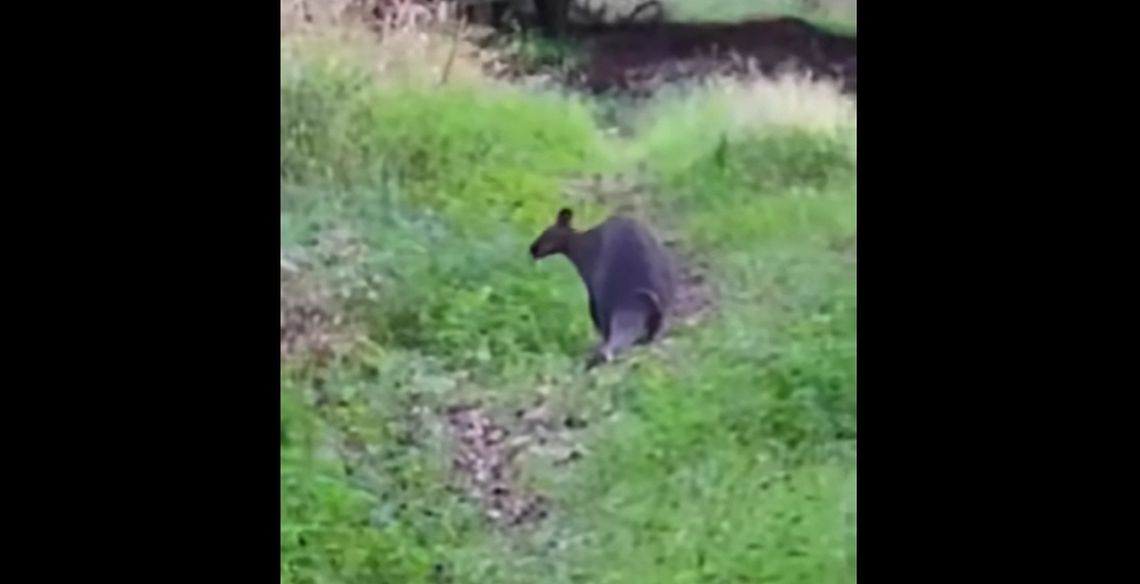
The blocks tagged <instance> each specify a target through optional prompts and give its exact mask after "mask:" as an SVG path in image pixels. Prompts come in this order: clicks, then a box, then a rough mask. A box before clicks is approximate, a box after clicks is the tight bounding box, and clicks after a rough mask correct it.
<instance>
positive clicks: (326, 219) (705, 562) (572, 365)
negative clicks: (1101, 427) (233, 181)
mask: <svg viewBox="0 0 1140 584" xmlns="http://www.w3.org/2000/svg"><path fill="white" fill-rule="evenodd" d="M302 54H304V53H302ZM283 68H284V70H285V75H284V76H283V80H282V87H281V100H282V102H281V105H282V119H281V124H282V127H281V130H282V181H281V183H282V184H281V187H282V215H281V224H282V227H281V237H282V248H283V253H285V254H287V255H289V256H290V257H292V258H296V259H297V261H298V262H300V263H301V264H302V265H304V266H306V267H305V271H306V273H307V277H308V278H309V279H311V281H312V282H313V283H314V285H317V286H321V287H323V288H325V289H327V290H328V291H329V293H330V294H331V295H332V296H333V297H334V298H336V299H337V300H338V303H339V304H340V305H341V306H342V309H343V311H344V312H345V316H346V320H347V321H349V322H351V323H354V324H356V325H358V326H359V327H360V328H361V329H362V331H363V333H364V334H365V335H366V336H367V338H368V343H366V344H365V345H364V346H363V347H361V348H358V349H356V350H354V351H352V352H351V353H349V354H347V355H345V356H343V357H342V358H341V359H340V360H338V361H337V362H336V363H334V364H333V365H331V366H329V367H326V368H324V369H314V368H311V367H300V366H283V370H282V391H281V399H282V406H281V416H282V450H281V478H282V491H281V497H282V520H281V521H282V523H281V546H282V582H434V581H450V582H472V583H475V582H480V583H482V582H520V583H521V582H622V583H639V582H644V583H659V582H706V581H726V582H727V581H732V582H758V581H763V582H810V583H826V582H853V581H854V566H855V549H854V542H855V529H854V518H855V504H854V498H855V491H854V484H855V466H856V462H855V443H856V420H855V395H856V391H855V306H856V296H855V276H854V268H855V259H854V250H853V248H851V247H849V246H846V244H845V242H848V241H850V240H851V238H853V236H854V233H855V227H856V226H855V202H856V196H855V187H854V178H855V172H854V161H855V151H854V144H853V142H854V124H853V120H851V121H850V122H848V121H844V120H845V118H844V115H845V114H846V113H847V112H846V110H845V106H843V105H842V102H840V101H838V100H837V99H836V98H835V97H834V96H833V95H831V94H828V93H827V92H819V91H814V90H812V89H810V88H807V89H805V88H804V87H803V86H801V85H797V84H794V83H793V84H786V85H785V86H769V85H762V86H756V87H753V88H746V89H732V88H719V89H711V90H708V91H706V92H702V93H697V94H689V95H676V96H672V97H669V98H663V99H662V100H661V101H660V102H659V103H658V104H656V105H655V106H653V107H650V108H648V109H647V110H646V111H645V113H644V114H643V116H642V117H641V118H640V119H638V120H637V121H636V124H635V125H636V126H637V128H638V131H637V132H636V134H635V137H634V138H633V139H632V140H628V141H622V142H618V141H616V140H613V139H610V138H607V137H605V136H604V135H603V132H602V131H601V130H599V129H598V128H597V127H596V125H595V123H594V121H593V120H592V118H591V112H590V110H589V107H590V106H589V104H585V103H580V102H576V101H573V100H570V99H568V98H564V97H556V96H541V95H533V94H527V93H523V92H522V91H519V90H514V89H510V88H501V87H487V86H483V85H479V84H473V85H460V86H457V87H452V88H449V89H446V90H442V91H435V92H431V93H425V92H423V91H420V90H417V89H415V88H414V85H409V84H404V83H399V84H392V83H378V82H377V81H375V80H374V79H373V78H370V77H369V76H368V75H365V74H363V73H362V72H361V71H359V70H357V69H356V68H354V67H352V66H350V65H346V64H345V61H343V60H341V61H338V62H336V63H331V62H330V61H328V60H324V59H304V58H299V57H297V56H296V54H294V53H289V54H285V53H283ZM797 92H798V93H797ZM805 92H806V93H805ZM779 96H793V97H791V98H788V99H784V100H780V99H775V98H776V97H779ZM829 96H830V97H829ZM760 98H763V99H760ZM742 104H743V105H742ZM757 104H761V105H757ZM797 104H798V105H797ZM837 104H838V105H837ZM722 136H723V137H725V139H726V142H724V143H723V144H724V145H723V146H722V141H721V137H722ZM642 161H644V162H646V163H647V164H648V166H649V169H650V171H651V172H652V174H653V175H654V177H655V179H656V180H657V182H658V185H659V186H658V188H657V189H656V190H655V194H654V199H653V200H652V201H651V204H652V205H653V206H654V207H655V209H656V210H657V211H658V212H659V213H661V215H662V216H663V217H667V218H668V219H669V220H670V222H671V223H672V224H674V225H675V226H677V228H678V229H679V230H680V234H681V235H682V236H683V237H684V239H685V241H686V242H687V243H688V244H689V245H690V246H691V247H693V248H695V251H698V252H700V253H701V254H702V255H703V256H704V257H706V258H707V259H708V260H709V261H710V264H711V267H710V270H711V277H712V280H713V282H714V288H715V294H716V299H717V305H716V306H717V308H716V313H715V315H714V316H713V317H712V318H711V319H709V320H708V321H707V322H705V323H704V324H703V325H701V326H700V327H698V328H695V329H691V330H686V331H680V332H678V334H676V335H675V336H674V337H673V338H672V339H670V342H669V343H668V344H666V345H662V346H660V347H658V348H655V349H654V350H653V351H642V352H640V353H639V354H636V355H633V356H631V358H630V359H629V360H628V361H627V363H625V364H621V365H617V366H614V367H608V368H603V370H601V371H598V372H596V373H594V374H591V375H585V374H582V373H581V372H580V370H579V367H580V362H579V357H580V354H581V351H582V350H583V349H584V348H585V347H586V346H587V345H588V344H589V343H590V341H591V340H592V339H591V335H592V331H591V329H590V326H589V322H588V319H587V318H586V317H585V298H584V295H583V292H582V290H581V285H580V284H579V282H578V281H577V280H576V277H575V275H574V273H573V271H572V269H571V268H570V267H569V265H568V264H567V263H566V262H560V261H551V262H546V263H543V264H540V265H539V266H538V267H535V266H532V265H530V263H529V260H528V259H527V257H526V255H525V250H526V246H527V244H528V243H529V241H530V239H531V238H532V237H533V236H534V235H535V234H536V233H537V232H538V230H540V229H541V228H543V227H544V226H545V225H546V224H547V223H548V222H549V221H550V219H551V217H552V216H553V213H554V211H555V210H556V209H557V208H558V207H559V206H561V205H562V204H564V203H565V200H564V199H563V197H562V196H561V195H560V187H561V184H562V182H561V181H562V180H563V179H564V178H565V177H566V176H568V175H571V174H575V173H587V172H593V171H603V172H605V171H612V170H615V168H614V167H615V165H626V164H630V165H632V164H635V163H637V162H642ZM575 207H576V208H577V209H579V211H578V214H579V216H580V221H581V222H583V223H584V224H589V223H591V222H592V221H594V220H597V219H599V218H601V217H602V216H603V213H604V212H605V209H604V208H602V206H591V205H586V204H584V203H577V204H575ZM538 388H545V389H546V390H547V391H548V392H549V393H550V395H551V399H552V400H553V401H555V402H556V403H558V404H559V405H560V407H562V408H564V409H566V410H569V411H573V412H575V413H576V414H577V415H580V416H582V417H584V418H586V419H588V420H590V421H591V422H592V423H591V424H590V426H589V428H588V429H587V430H585V431H583V432H582V435H581V436H580V439H581V440H583V441H584V442H585V445H586V447H587V452H588V454H587V455H586V456H585V457H584V458H583V459H582V460H581V461H579V462H578V463H576V464H574V465H570V466H567V467H564V468H558V469H554V468H546V467H541V466H536V467H535V468H533V469H531V477H530V478H531V479H532V480H533V481H534V482H535V484H537V485H539V486H540V487H541V488H543V489H544V490H545V492H546V493H547V494H549V495H550V496H551V497H552V499H553V501H554V503H555V507H554V509H555V511H554V513H553V515H552V517H551V518H550V519H549V520H548V521H546V522H545V523H544V524H543V525H542V526H541V527H540V528H539V529H538V530H536V531H533V532H519V533H514V534H502V533H499V532H496V531H494V530H490V529H488V528H487V527H486V526H485V525H484V524H483V523H482V522H481V520H480V519H479V517H478V515H477V512H476V510H474V509H473V508H471V507H470V506H469V505H468V504H466V503H465V502H464V501H462V500H461V499H460V498H458V497H457V495H455V494H454V493H453V492H452V491H450V490H449V489H447V488H446V484H447V481H446V476H445V474H446V470H447V467H446V465H447V457H446V454H445V452H444V450H443V448H444V442H443V440H442V437H441V435H440V432H439V428H438V427H436V426H434V425H433V424H432V423H431V421H432V420H433V419H434V417H433V416H432V415H430V412H431V411H432V409H433V408H438V407H442V406H444V405H446V404H450V403H455V402H457V401H461V400H464V399H469V398H474V397H478V398H481V399H483V400H484V401H485V402H486V403H488V404H490V405H491V406H492V407H496V408H502V409H504V410H509V409H511V408H513V407H515V406H517V405H519V404H521V403H524V402H526V401H527V400H529V399H531V397H532V396H533V394H534V393H535V391H536V390H537V389H538ZM330 403H331V404H334V405H328V404H330ZM318 404H324V405H318ZM424 412H428V413H427V414H425V413H424ZM341 459H347V460H350V461H351V463H352V464H351V466H352V472H351V475H350V474H348V473H347V472H346V471H345V469H344V465H343V464H341V463H340V462H339V461H340V460H341Z"/></svg>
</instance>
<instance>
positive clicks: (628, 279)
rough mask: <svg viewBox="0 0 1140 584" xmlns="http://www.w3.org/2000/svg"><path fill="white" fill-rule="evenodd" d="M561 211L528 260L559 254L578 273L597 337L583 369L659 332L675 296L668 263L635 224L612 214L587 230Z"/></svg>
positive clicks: (654, 240)
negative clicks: (596, 342) (578, 227)
mask: <svg viewBox="0 0 1140 584" xmlns="http://www.w3.org/2000/svg"><path fill="white" fill-rule="evenodd" d="M571 218H572V213H571V212H570V210H569V209H562V210H561V211H559V213H558V218H557V219H556V221H555V223H554V225H552V226H550V227H549V228H547V229H546V230H545V231H544V232H543V233H542V234H541V235H539V237H538V238H537V239H536V240H535V241H534V243H533V244H531V247H530V252H531V256H532V257H533V258H534V259H535V260H538V259H541V258H543V257H546V256H548V255H553V254H563V255H565V256H566V257H567V258H568V259H569V260H570V262H571V263H572V264H574V267H575V268H576V269H577V270H578V275H579V276H580V277H581V278H582V283H583V284H584V285H585V286H586V293H587V294H588V295H589V301H590V318H591V320H592V321H593V323H594V328H595V330H596V331H597V332H598V334H599V335H600V336H601V337H602V341H601V342H600V343H599V344H598V346H597V347H596V348H595V350H594V352H593V354H592V355H591V356H590V358H589V359H588V360H587V363H586V367H587V369H589V368H592V367H594V366H596V365H599V364H601V363H604V362H608V361H611V360H613V358H614V357H615V356H616V355H617V354H618V353H621V352H622V351H625V350H626V349H628V348H629V347H630V346H632V345H635V344H645V343H650V342H652V341H654V340H655V339H656V338H657V337H658V336H659V334H660V332H661V330H662V328H663V326H664V324H665V321H666V319H667V316H668V315H669V311H670V309H671V308H672V304H673V299H674V297H675V289H676V276H675V271H674V267H673V262H672V259H671V258H670V257H669V254H668V252H667V251H666V250H665V248H664V247H663V246H662V245H661V243H660V242H658V240H657V238H655V237H654V236H653V234H652V233H651V232H650V231H649V230H648V229H647V228H646V227H645V226H643V225H641V224H640V223H638V222H637V221H636V220H634V219H632V218H630V217H625V216H621V215H615V216H612V217H610V218H609V219H607V220H606V221H604V222H602V223H600V224H598V225H597V226H595V227H593V228H592V229H589V230H586V231H581V232H580V231H576V230H575V229H574V228H573V227H572V226H571Z"/></svg>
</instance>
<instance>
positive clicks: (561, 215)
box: [556, 207, 574, 227]
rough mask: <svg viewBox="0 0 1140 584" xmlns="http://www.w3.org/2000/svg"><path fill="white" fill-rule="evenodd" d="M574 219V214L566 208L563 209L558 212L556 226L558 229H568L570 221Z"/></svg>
mask: <svg viewBox="0 0 1140 584" xmlns="http://www.w3.org/2000/svg"><path fill="white" fill-rule="evenodd" d="M573 218H574V212H573V211H571V210H570V209H568V208H565V207H563V208H562V210H561V211H559V212H558V220H557V222H556V223H557V224H558V226H559V227H570V220H571V219H573Z"/></svg>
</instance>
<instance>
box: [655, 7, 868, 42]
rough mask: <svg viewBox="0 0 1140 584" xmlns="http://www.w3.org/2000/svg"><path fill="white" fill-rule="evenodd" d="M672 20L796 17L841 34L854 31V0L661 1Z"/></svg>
mask: <svg viewBox="0 0 1140 584" xmlns="http://www.w3.org/2000/svg"><path fill="white" fill-rule="evenodd" d="M663 3H664V4H665V6H666V8H667V10H669V13H670V15H671V17H672V18H673V19H675V20H685V21H708V22H732V21H738V20H745V19H748V18H765V17H773V16H796V17H799V18H803V19H804V20H807V21H808V22H811V23H813V24H816V25H819V26H821V27H823V28H826V29H829V30H832V31H834V32H837V33H841V34H851V35H854V34H855V33H856V18H855V12H856V10H855V7H856V0H817V1H815V2H812V1H805V0H664V1H663Z"/></svg>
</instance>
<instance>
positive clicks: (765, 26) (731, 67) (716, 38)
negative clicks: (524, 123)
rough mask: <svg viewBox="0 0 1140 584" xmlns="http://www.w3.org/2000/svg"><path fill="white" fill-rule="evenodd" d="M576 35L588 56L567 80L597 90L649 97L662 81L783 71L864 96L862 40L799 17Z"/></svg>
mask: <svg viewBox="0 0 1140 584" xmlns="http://www.w3.org/2000/svg"><path fill="white" fill-rule="evenodd" d="M568 38H569V40H571V41H573V42H574V43H575V44H576V45H578V46H579V47H580V50H581V59H579V64H578V65H577V66H575V67H573V68H572V69H571V70H570V71H569V72H568V73H567V74H566V77H567V79H566V80H565V82H566V83H568V84H571V85H581V86H584V88H586V89H588V90H589V91H591V92H593V93H609V92H624V93H634V94H642V93H648V92H652V91H653V90H654V89H655V88H656V87H658V86H660V85H661V84H662V83H671V82H678V81H691V80H698V79H701V78H706V77H709V76H713V75H722V76H723V75H728V76H755V75H756V74H758V73H760V74H765V75H773V74H776V73H779V72H782V71H794V72H800V73H804V74H807V75H809V76H810V77H811V78H813V79H815V78H827V79H831V80H834V81H837V82H838V83H839V84H840V86H841V88H842V89H843V91H845V92H848V93H851V94H854V93H855V92H856V76H857V69H858V67H857V59H856V55H857V51H856V39H855V37H848V36H843V35H838V34H835V33H831V32H828V31H826V30H823V29H820V28H818V27H816V26H813V25H811V24H809V23H808V22H806V21H803V20H800V19H798V18H778V19H772V20H754V21H746V22H737V23H684V22H663V23H629V24H612V25H595V26H589V27H577V28H574V29H571V30H570V31H569V32H568Z"/></svg>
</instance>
